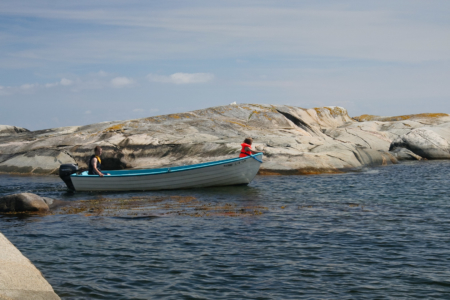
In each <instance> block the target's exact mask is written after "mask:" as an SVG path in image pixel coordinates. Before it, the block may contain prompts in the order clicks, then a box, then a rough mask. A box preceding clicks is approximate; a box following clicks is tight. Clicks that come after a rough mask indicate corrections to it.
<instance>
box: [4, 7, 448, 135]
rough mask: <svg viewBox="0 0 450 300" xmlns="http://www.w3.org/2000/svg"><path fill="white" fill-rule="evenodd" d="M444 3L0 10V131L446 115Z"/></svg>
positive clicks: (446, 14) (446, 16) (445, 15)
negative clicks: (162, 119) (245, 107)
mask: <svg viewBox="0 0 450 300" xmlns="http://www.w3.org/2000/svg"><path fill="white" fill-rule="evenodd" d="M449 15H450V1H448V0H423V1H417V0H396V1H392V0H388V1H387V0H376V1H372V0H365V1H360V0H354V1H348V0H341V1H335V0H313V1H302V0H296V1H290V0H274V1H266V0H257V1H256V0H255V1H253V0H248V1H246V0H240V1H234V0H227V1H220V0H217V1H211V0H190V1H183V0H179V1H176V0H164V1H134V0H126V1H119V0H89V1H86V0H77V1H49V0H30V1H22V0H2V1H1V2H0V105H1V106H0V124H2V125H14V126H18V127H24V128H27V129H30V130H38V129H46V128H54V127H62V126H73V125H86V124H92V123H98V122H103V121H114V120H128V119H137V118H144V117H149V116H155V115H161V114H169V113H178V112H185V111H191V110H196V109H202V108H207V107H212V106H219V105H228V104H230V103H232V102H237V103H258V104H274V105H282V104H285V105H292V106H298V107H303V108H312V107H321V106H342V107H344V108H346V109H347V110H348V112H349V114H350V116H358V115H361V114H373V115H382V116H394V115H404V114H415V113H425V112H443V113H450V82H449V81H450V18H449V17H448V16H449Z"/></svg>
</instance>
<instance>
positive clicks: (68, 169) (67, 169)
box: [59, 164, 78, 191]
mask: <svg viewBox="0 0 450 300" xmlns="http://www.w3.org/2000/svg"><path fill="white" fill-rule="evenodd" d="M77 171H78V165H77V164H63V165H60V166H59V177H60V178H61V179H62V180H63V181H64V183H65V184H66V185H67V187H68V188H69V189H71V190H72V191H74V190H75V187H74V186H73V183H72V179H71V178H70V175H72V174H73V173H76V172H77Z"/></svg>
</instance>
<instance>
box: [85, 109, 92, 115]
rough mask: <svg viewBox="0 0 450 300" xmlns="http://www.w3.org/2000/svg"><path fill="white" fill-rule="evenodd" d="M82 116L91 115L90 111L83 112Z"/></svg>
mask: <svg viewBox="0 0 450 300" xmlns="http://www.w3.org/2000/svg"><path fill="white" fill-rule="evenodd" d="M84 114H85V115H90V114H92V111H90V110H87V111H85V112H84Z"/></svg>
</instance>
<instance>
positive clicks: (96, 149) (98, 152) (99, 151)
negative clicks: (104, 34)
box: [94, 146, 102, 156]
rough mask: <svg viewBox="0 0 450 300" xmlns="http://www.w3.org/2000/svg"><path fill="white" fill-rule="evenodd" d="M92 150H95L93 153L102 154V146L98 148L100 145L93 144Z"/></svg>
mask: <svg viewBox="0 0 450 300" xmlns="http://www.w3.org/2000/svg"><path fill="white" fill-rule="evenodd" d="M94 152H95V155H99V156H100V154H102V148H100V146H95V148H94Z"/></svg>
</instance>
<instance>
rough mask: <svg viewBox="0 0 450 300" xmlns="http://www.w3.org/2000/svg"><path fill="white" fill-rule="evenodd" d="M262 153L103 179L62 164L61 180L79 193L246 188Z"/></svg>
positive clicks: (121, 172)
mask: <svg viewBox="0 0 450 300" xmlns="http://www.w3.org/2000/svg"><path fill="white" fill-rule="evenodd" d="M261 159H262V153H258V154H255V155H251V156H247V157H243V158H232V159H226V160H220V161H214V162H208V163H202V164H196V165H189V166H180V167H170V168H160V169H138V170H117V171H104V172H105V173H106V172H107V173H109V174H110V175H105V176H103V177H100V176H98V175H88V172H87V171H84V172H81V173H80V174H77V173H76V171H77V169H78V168H77V166H76V165H68V164H65V165H61V167H60V171H59V174H60V177H61V179H63V180H64V182H65V183H66V185H67V186H68V187H69V188H70V189H72V190H76V191H145V190H166V189H167V190H168V189H187V188H200V187H210V186H225V185H244V184H245V185H246V184H249V183H250V182H251V181H252V180H253V178H255V176H256V174H257V173H258V170H259V167H260V165H261V163H262V160H261Z"/></svg>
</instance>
